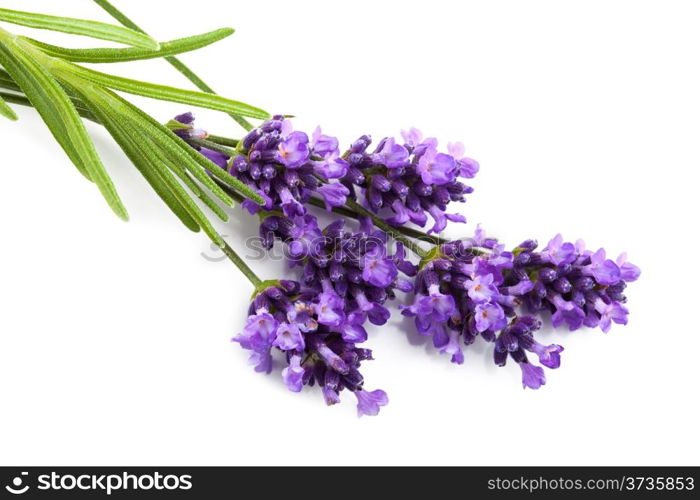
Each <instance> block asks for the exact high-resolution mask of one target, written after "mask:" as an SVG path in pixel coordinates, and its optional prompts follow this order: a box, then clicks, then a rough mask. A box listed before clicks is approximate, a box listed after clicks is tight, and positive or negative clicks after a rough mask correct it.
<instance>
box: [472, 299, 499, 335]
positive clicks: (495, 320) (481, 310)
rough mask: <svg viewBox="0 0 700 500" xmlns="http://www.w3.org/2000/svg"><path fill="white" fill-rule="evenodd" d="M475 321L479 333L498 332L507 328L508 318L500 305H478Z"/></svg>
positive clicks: (475, 310)
mask: <svg viewBox="0 0 700 500" xmlns="http://www.w3.org/2000/svg"><path fill="white" fill-rule="evenodd" d="M474 320H475V322H476V330H477V331H478V332H485V331H486V330H491V331H497V330H500V329H501V328H503V327H504V326H505V323H506V316H505V313H504V312H503V308H502V307H501V306H499V305H498V304H477V306H476V307H475V309H474Z"/></svg>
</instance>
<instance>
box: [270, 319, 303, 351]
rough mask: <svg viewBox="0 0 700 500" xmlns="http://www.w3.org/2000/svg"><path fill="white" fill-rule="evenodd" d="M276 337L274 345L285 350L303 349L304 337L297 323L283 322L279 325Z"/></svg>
mask: <svg viewBox="0 0 700 500" xmlns="http://www.w3.org/2000/svg"><path fill="white" fill-rule="evenodd" d="M275 335H276V337H275V340H274V342H272V345H273V346H275V347H279V348H280V349H282V350H283V351H295V350H296V351H303V350H304V337H303V335H302V334H301V331H299V327H298V326H297V325H293V324H292V325H290V324H289V323H282V324H280V326H278V327H277V331H276V333H275Z"/></svg>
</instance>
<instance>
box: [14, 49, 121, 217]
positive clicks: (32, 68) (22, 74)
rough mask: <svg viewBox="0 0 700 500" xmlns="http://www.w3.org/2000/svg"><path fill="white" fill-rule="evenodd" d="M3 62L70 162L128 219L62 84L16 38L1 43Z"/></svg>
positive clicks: (110, 204)
mask: <svg viewBox="0 0 700 500" xmlns="http://www.w3.org/2000/svg"><path fill="white" fill-rule="evenodd" d="M0 63H2V65H3V67H4V68H5V69H7V71H8V73H9V74H10V76H11V77H12V79H13V80H14V81H15V82H17V84H18V85H19V86H20V87H21V88H22V90H23V91H24V93H25V94H26V95H27V98H28V99H29V100H30V101H31V103H32V105H34V107H35V108H36V109H37V111H38V112H39V114H40V115H41V117H42V119H43V120H44V122H45V123H46V125H47V126H48V128H49V130H50V131H51V133H52V134H53V135H54V137H55V138H56V140H57V141H58V143H59V144H60V145H61V147H63V149H64V151H65V152H66V153H67V154H68V156H69V158H70V159H71V161H72V162H73V163H74V164H75V165H76V167H77V168H78V169H79V170H80V171H81V172H82V173H83V174H84V175H85V176H86V177H87V178H88V179H90V180H92V181H93V182H95V183H96V184H97V187H98V188H99V190H100V192H101V193H102V195H103V196H104V198H105V200H107V203H108V204H109V206H110V207H111V208H112V210H113V211H114V213H115V214H117V216H119V217H120V218H122V219H124V220H127V219H128V215H127V212H126V209H125V208H124V205H123V204H122V202H121V200H120V199H119V195H118V194H117V192H116V189H115V188H114V185H113V184H112V181H111V179H110V178H109V175H107V172H106V171H105V168H104V165H102V162H101V161H100V158H99V156H98V155H97V152H96V151H95V146H94V145H93V143H92V141H91V140H90V137H89V136H88V133H87V130H85V126H84V125H83V122H82V120H81V119H80V115H79V114H78V112H77V111H76V109H75V107H74V106H73V104H72V103H71V100H70V98H69V97H68V95H67V94H66V92H65V91H64V90H63V88H61V86H60V85H59V83H58V82H57V81H56V80H54V79H53V78H52V77H51V75H50V74H49V73H48V72H47V71H46V70H45V69H44V68H43V67H42V66H41V65H40V64H39V63H38V62H37V61H36V58H35V57H33V56H32V55H30V54H27V53H26V52H24V50H23V48H21V47H19V46H18V45H17V44H16V43H15V42H14V41H11V42H10V43H0Z"/></svg>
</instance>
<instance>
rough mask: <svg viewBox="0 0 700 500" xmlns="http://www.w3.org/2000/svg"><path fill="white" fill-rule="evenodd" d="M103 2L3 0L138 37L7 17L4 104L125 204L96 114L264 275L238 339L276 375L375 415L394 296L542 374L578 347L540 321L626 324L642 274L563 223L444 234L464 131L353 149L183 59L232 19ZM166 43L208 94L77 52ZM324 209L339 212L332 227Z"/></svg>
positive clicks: (453, 346) (457, 185)
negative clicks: (231, 89) (510, 234)
mask: <svg viewBox="0 0 700 500" xmlns="http://www.w3.org/2000/svg"><path fill="white" fill-rule="evenodd" d="M95 2H96V3H97V4H98V5H100V6H101V7H102V8H104V9H105V10H106V11H107V12H108V13H109V14H111V15H112V16H113V17H114V18H115V19H116V20H117V21H119V22H120V23H121V25H122V26H118V25H110V24H104V23H97V22H93V21H88V20H81V19H68V18H58V17H53V16H45V15H41V14H33V13H26V12H18V11H11V10H7V9H0V21H4V22H9V23H14V24H21V25H24V26H29V27H33V28H38V29H50V30H56V31H63V32H67V33H71V34H75V35H82V36H89V37H93V38H98V39H102V40H109V41H113V42H117V43H121V44H125V45H128V47H123V48H99V49H97V48H96V49H69V48H64V47H58V46H54V45H49V44H46V43H43V42H40V41H38V40H35V39H32V38H27V37H22V36H16V35H14V34H12V33H10V32H8V31H5V30H4V29H3V28H0V65H1V66H2V68H3V69H2V70H0V87H1V88H3V89H5V90H6V91H3V92H0V114H2V115H3V116H5V117H6V118H9V119H11V120H14V119H16V118H17V117H16V115H15V113H14V112H13V110H12V109H11V108H10V106H9V104H19V105H27V106H33V107H34V108H36V110H37V111H38V112H39V114H40V115H41V117H42V118H43V120H44V122H45V123H46V125H47V127H48V128H49V129H50V130H51V132H52V133H53V136H54V137H55V139H56V141H57V142H58V143H59V144H60V145H61V147H62V148H63V149H64V151H65V152H66V155H67V156H68V157H69V159H70V160H71V162H73V164H74V165H75V166H76V167H77V169H78V170H79V172H80V173H81V174H82V175H84V176H85V177H86V178H87V179H88V180H90V181H92V182H94V183H95V184H96V185H97V187H98V189H99V190H100V192H101V193H102V194H103V196H104V198H105V200H106V201H107V203H108V204H109V206H110V207H111V208H112V210H113V211H114V212H115V213H116V214H117V215H118V216H119V217H121V218H123V219H127V212H126V209H125V208H124V206H123V204H122V202H121V201H120V199H119V196H118V194H117V192H116V189H115V187H114V185H113V184H112V182H111V180H110V178H109V175H108V174H107V172H106V169H105V168H104V166H103V164H102V162H101V160H100V158H99V156H98V155H97V153H96V151H95V148H94V146H93V144H92V141H91V139H90V137H89V135H88V133H87V131H86V129H85V127H84V125H83V123H82V119H88V120H92V121H94V122H96V123H99V124H101V125H103V126H104V127H105V128H106V129H107V130H108V132H109V133H110V135H111V136H112V137H113V138H114V140H115V141H116V143H117V144H118V145H119V147H120V148H121V149H122V150H123V151H124V153H125V155H126V156H127V157H128V158H129V160H130V161H131V162H132V163H133V165H134V166H135V167H136V168H137V169H138V170H139V172H140V173H141V174H142V175H143V176H144V178H145V179H146V180H147V181H148V183H149V184H150V186H151V187H152V188H153V190H154V191H155V192H156V194H157V195H158V196H159V197H160V198H161V199H162V200H163V202H164V203H166V205H167V206H168V207H169V208H170V209H171V210H172V211H173V213H174V214H175V215H176V216H177V217H178V218H179V219H180V220H181V221H182V223H183V224H184V225H185V226H186V227H187V228H188V229H190V230H192V231H195V232H197V231H200V230H201V231H203V232H204V233H205V234H206V235H207V236H208V238H209V239H210V240H211V241H212V242H213V243H214V244H215V245H216V246H217V247H219V248H221V249H222V251H223V252H224V254H225V255H226V256H227V257H228V258H229V260H230V261H231V262H232V263H233V264H235V265H236V266H237V267H238V269H240V271H241V272H242V273H243V274H244V275H245V276H246V278H247V279H248V280H249V281H250V283H251V288H252V290H253V292H252V296H251V301H250V306H249V308H248V318H247V320H246V323H245V325H244V326H243V327H242V328H241V329H240V331H239V333H237V334H236V335H234V336H233V339H232V340H233V341H234V342H236V343H238V344H239V345H240V347H242V348H243V349H245V350H248V351H250V362H251V364H252V365H253V366H254V369H255V371H258V372H263V373H267V374H269V373H271V372H272V371H273V367H274V364H273V357H276V358H278V359H279V360H280V361H281V362H282V363H283V365H284V367H283V368H282V370H281V373H280V375H281V378H282V380H283V381H284V383H285V384H286V386H287V387H288V388H289V390H291V391H293V392H299V391H301V390H302V389H303V387H304V386H313V385H318V386H319V387H320V389H321V394H322V395H323V398H324V400H325V401H326V403H327V404H329V405H332V404H335V403H338V402H339V401H340V394H341V392H342V391H343V390H348V391H349V392H352V393H353V394H354V395H355V397H356V398H357V409H358V414H359V415H376V414H377V413H378V412H379V409H380V407H382V406H384V405H386V404H387V403H388V397H387V394H386V393H385V392H384V391H383V390H381V389H375V390H368V389H366V388H365V383H364V377H363V376H362V374H361V372H360V368H361V364H362V363H363V362H365V361H369V360H372V359H373V356H372V351H371V350H370V349H368V348H366V347H364V346H365V343H366V342H367V341H368V338H369V336H370V335H371V333H372V325H374V326H381V325H384V324H386V323H387V321H388V320H389V319H390V317H391V314H392V311H393V312H396V311H400V313H401V314H402V315H405V316H409V317H412V318H414V323H415V328H416V331H417V332H418V333H419V334H420V335H424V336H426V337H430V338H431V340H432V343H433V345H434V346H435V348H436V349H438V350H439V352H441V353H444V354H448V355H449V356H450V358H451V361H452V362H453V363H458V364H461V363H463V362H464V348H465V347H466V346H469V345H471V344H472V343H474V342H475V341H476V340H477V338H479V337H480V338H481V339H482V340H483V341H486V342H489V343H492V344H493V359H494V362H495V363H496V364H497V365H498V366H504V365H505V364H506V363H507V361H508V359H511V360H512V361H513V362H514V363H517V365H518V366H519V367H520V369H521V371H522V384H523V387H526V388H531V389H538V388H540V387H541V386H542V385H544V384H545V374H544V369H543V367H546V368H549V369H554V368H558V367H559V366H560V362H561V353H562V351H563V350H564V348H563V347H562V346H560V345H557V344H550V345H545V344H543V343H540V342H539V341H538V340H537V338H536V336H537V332H538V330H539V329H540V328H541V325H542V321H543V320H546V321H551V324H552V326H554V327H567V328H568V329H569V330H570V331H573V330H577V329H579V328H582V327H588V328H595V327H599V328H600V329H601V330H603V332H608V330H609V329H610V328H611V325H612V323H618V324H626V323H627V316H628V310H627V307H626V305H625V303H626V298H625V295H624V290H625V288H626V286H627V283H629V282H632V281H635V280H636V279H637V278H638V277H639V274H640V271H639V268H637V267H636V266H635V265H633V264H631V263H630V262H628V261H627V258H626V255H625V254H621V255H619V256H618V257H617V258H616V259H614V260H613V259H610V258H608V256H607V255H606V252H605V250H604V249H602V248H601V249H598V250H595V251H594V250H589V249H587V248H586V246H585V245H584V243H583V241H582V240H578V241H575V242H567V241H564V239H563V237H562V236H561V235H556V236H554V237H553V238H552V239H551V240H549V242H548V243H547V245H546V246H544V247H543V248H541V249H539V250H538V248H539V245H538V243H537V242H536V241H535V240H527V241H524V242H522V243H520V244H518V245H517V246H515V247H507V246H506V245H505V244H503V243H501V242H499V241H498V240H497V239H496V238H493V237H490V236H488V235H487V234H486V233H485V231H484V230H483V229H482V228H481V227H480V226H479V227H477V229H476V231H475V232H474V234H473V235H471V236H469V237H466V238H462V239H459V240H447V239H444V238H442V237H441V236H440V233H442V231H443V230H444V229H445V228H446V227H447V226H448V224H460V223H465V222H466V219H465V217H464V216H463V215H461V214H459V213H456V212H455V211H454V209H453V208H451V207H450V205H451V204H452V203H460V202H464V201H465V199H466V196H467V195H469V194H471V193H472V191H473V190H472V188H471V187H470V186H468V185H467V182H468V181H469V179H471V178H473V177H474V176H475V175H476V174H477V173H478V171H479V164H478V163H477V162H476V161H475V160H473V159H471V158H469V157H467V156H465V151H464V146H463V145H462V144H461V143H448V144H447V145H446V147H445V148H442V147H440V145H439V143H438V141H437V139H435V138H431V137H424V136H423V134H422V133H421V132H420V131H418V130H417V129H415V128H411V129H409V130H406V131H402V133H401V137H400V138H398V137H385V138H382V139H380V140H378V141H375V140H373V139H372V138H371V137H370V136H369V135H362V136H360V137H359V138H358V139H357V140H355V141H354V142H351V143H349V144H348V145H346V146H343V147H341V145H340V141H339V140H338V139H337V138H336V137H334V136H331V135H328V134H326V133H324V131H322V130H321V129H320V128H317V129H316V130H314V131H313V132H311V133H306V132H303V131H299V130H295V129H294V128H293V125H292V122H291V120H290V117H289V116H286V115H275V116H270V115H269V114H268V113H267V112H265V111H263V110H262V109H260V108H258V107H254V106H251V105H248V104H245V103H242V102H239V101H235V100H231V99H227V98H224V97H220V96H218V95H216V94H215V93H214V91H213V90H212V89H211V88H210V87H209V86H207V84H206V83H205V82H204V81H203V80H202V79H201V78H200V77H199V76H197V75H196V74H194V73H193V72H192V71H191V70H190V69H189V68H188V67H187V66H185V65H184V64H183V63H182V62H181V61H180V60H179V59H177V58H176V57H175V56H176V55H177V54H179V53H182V52H186V51H191V50H195V49H199V48H202V47H204V46H206V45H209V44H211V43H214V42H216V41H218V40H221V39H223V38H225V37H227V36H229V35H231V34H232V33H233V30H232V29H227V28H224V29H220V30H216V31H213V32H210V33H205V34H203V35H196V36H192V37H188V38H182V39H179V40H173V41H170V42H164V43H158V42H156V41H155V40H153V39H152V38H151V37H149V36H148V35H147V34H146V33H145V32H144V31H143V30H141V29H140V28H139V27H138V26H137V25H135V24H134V23H133V22H132V21H131V20H130V19H129V18H127V17H126V16H125V15H124V14H123V13H122V12H120V11H119V10H118V9H117V8H116V7H114V6H113V5H112V4H110V3H109V2H108V1H107V0H95ZM160 57H163V58H165V59H166V60H167V61H168V62H169V63H170V64H172V65H173V66H174V67H175V68H176V69H178V70H179V71H180V72H182V73H183V74H184V75H185V76H186V77H188V78H189V79H190V80H191V81H192V82H193V83H194V84H195V85H196V86H197V87H198V88H199V89H200V91H201V92H195V91H190V90H184V89H177V88H173V87H168V86H163V85H158V84H154V83H150V82H143V81H137V80H131V79H127V78H123V77H117V76H113V75H110V74H108V73H103V72H98V71H95V70H92V69H88V68H85V67H83V66H81V65H80V64H77V63H83V62H88V63H112V62H123V61H132V60H141V59H151V58H160ZM115 90H118V91H123V92H127V93H131V94H136V95H142V96H147V97H151V98H155V99H162V100H168V101H172V102H176V103H180V104H186V105H192V106H197V107H204V108H209V109H214V110H217V111H222V112H226V113H228V114H229V115H230V116H231V117H232V118H233V119H234V120H235V122H237V124H238V125H239V126H240V127H241V128H242V129H243V132H242V133H241V134H240V136H239V137H238V138H231V137H224V136H220V135H214V134H210V133H208V132H207V131H206V130H204V129H202V128H198V126H197V125H196V124H195V117H194V115H193V114H192V113H190V112H187V113H183V114H180V115H177V116H175V118H174V119H172V120H170V121H169V122H167V123H165V124H163V123H160V122H158V121H157V120H155V119H154V118H152V117H151V116H149V115H148V114H147V113H145V112H144V111H142V110H141V109H139V108H138V107H136V106H135V105H133V104H131V103H130V102H129V101H127V100H126V99H124V98H123V97H121V96H119V95H117V94H116V93H115V92H114V91H115ZM8 103H9V104H8ZM249 119H254V120H261V122H259V123H257V124H253V123H251V122H250V121H249ZM195 199H198V200H199V203H198V202H197V201H195ZM222 204H223V205H225V206H233V205H234V204H238V205H240V207H241V209H242V210H243V212H244V213H246V214H248V215H249V216H252V217H256V218H257V220H258V222H259V235H258V236H259V238H260V242H261V244H262V246H263V248H265V249H267V250H270V249H272V247H273V246H274V245H281V246H282V247H283V248H284V250H285V255H286V258H287V259H288V261H289V271H288V273H287V275H286V276H281V277H278V278H277V279H266V280H263V279H261V278H260V277H258V276H257V274H256V273H255V272H254V271H253V269H251V268H250V267H249V266H248V264H247V263H246V262H245V261H244V259H242V258H241V257H240V256H239V255H238V254H237V253H236V252H235V251H234V250H233V249H232V248H231V247H230V246H229V245H228V244H227V243H226V242H225V241H224V239H223V238H222V237H221V235H220V234H219V233H218V232H217V230H216V229H215V228H214V225H213V224H212V222H211V221H210V219H209V215H208V214H213V215H214V216H216V217H218V218H219V219H221V220H223V221H226V220H227V219H228V214H227V213H226V211H224V209H223V208H222V206H221V205H222ZM323 212H326V213H328V214H331V215H333V216H334V217H336V218H335V219H334V220H333V221H332V222H331V223H330V224H327V225H325V226H323V227H322V225H321V224H320V223H319V221H318V219H317V215H318V214H319V213H323ZM423 229H427V230H426V231H424V230H423ZM368 330H369V332H368Z"/></svg>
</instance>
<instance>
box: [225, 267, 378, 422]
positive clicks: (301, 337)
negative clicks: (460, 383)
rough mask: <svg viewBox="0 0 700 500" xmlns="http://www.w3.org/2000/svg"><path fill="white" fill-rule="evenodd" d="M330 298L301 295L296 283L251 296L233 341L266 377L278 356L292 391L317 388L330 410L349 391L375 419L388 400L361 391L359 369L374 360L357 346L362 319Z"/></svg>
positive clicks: (309, 293)
mask: <svg viewBox="0 0 700 500" xmlns="http://www.w3.org/2000/svg"><path fill="white" fill-rule="evenodd" d="M331 293H332V292H326V294H325V295H324V294H323V293H322V294H320V295H319V294H318V293H317V292H316V291H314V290H308V291H303V290H302V288H301V285H300V284H299V283H298V282H295V281H287V280H281V281H279V282H276V283H275V284H271V285H269V286H267V287H265V288H264V289H262V290H261V291H260V292H259V293H258V294H257V295H256V296H255V298H254V299H253V301H252V303H251V305H250V308H249V311H248V314H249V316H248V319H247V322H246V325H245V327H244V328H243V331H242V332H241V333H240V334H238V335H236V336H235V337H234V338H233V339H232V340H233V341H234V342H238V343H239V344H240V345H241V347H243V348H244V349H247V350H249V351H251V356H250V362H251V364H253V365H254V366H255V370H256V371H258V372H264V373H270V372H271V371H272V364H273V359H272V351H273V350H275V351H279V352H281V353H282V355H283V356H282V357H283V361H284V363H285V368H284V369H283V370H282V378H283V380H284V382H285V384H286V385H287V388H288V389H289V390H290V391H293V392H300V391H301V390H302V388H303V386H305V385H307V386H313V385H316V384H318V386H319V387H321V391H322V394H323V397H324V399H325V401H326V404H328V405H333V404H336V403H339V402H340V393H341V392H342V391H343V390H345V389H347V390H349V391H350V392H352V393H353V394H355V396H356V397H357V412H358V415H359V416H362V415H376V414H377V413H379V409H380V407H381V406H384V405H386V404H387V403H388V402H389V399H388V397H387V395H386V393H385V392H384V391H382V390H380V389H377V390H374V391H366V390H365V389H364V377H363V376H362V374H361V373H360V371H359V370H360V365H361V363H362V362H363V361H365V360H371V359H373V358H372V351H370V350H369V349H364V348H361V347H358V346H357V344H358V343H359V342H362V341H363V340H364V338H366V333H365V332H364V329H363V328H362V324H361V323H362V318H361V315H356V314H353V313H349V314H346V313H345V311H344V307H343V304H342V302H343V301H342V300H339V299H338V297H337V296H335V297H332V296H330V295H329V294H331Z"/></svg>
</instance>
